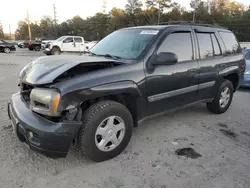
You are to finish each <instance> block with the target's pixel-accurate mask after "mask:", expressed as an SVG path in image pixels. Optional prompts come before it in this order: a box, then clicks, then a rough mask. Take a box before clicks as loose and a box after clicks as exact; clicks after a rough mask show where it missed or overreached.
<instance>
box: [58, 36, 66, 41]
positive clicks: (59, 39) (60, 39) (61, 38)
mask: <svg viewBox="0 0 250 188" xmlns="http://www.w3.org/2000/svg"><path fill="white" fill-rule="evenodd" d="M63 39H65V37H60V38H58V39H56V41H62V40H63Z"/></svg>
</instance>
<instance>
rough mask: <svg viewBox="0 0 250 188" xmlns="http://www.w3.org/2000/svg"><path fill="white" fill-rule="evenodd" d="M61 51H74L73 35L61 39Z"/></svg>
mask: <svg viewBox="0 0 250 188" xmlns="http://www.w3.org/2000/svg"><path fill="white" fill-rule="evenodd" d="M62 51H64V52H74V51H76V45H75V43H74V39H73V37H67V38H66V39H64V40H63V43H62Z"/></svg>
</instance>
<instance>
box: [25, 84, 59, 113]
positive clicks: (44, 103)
mask: <svg viewBox="0 0 250 188" xmlns="http://www.w3.org/2000/svg"><path fill="white" fill-rule="evenodd" d="M60 98H61V95H60V93H59V92H58V91H57V90H55V89H44V88H34V89H33V90H32V91H31V93H30V109H31V110H32V111H34V112H37V113H39V114H43V115H47V116H51V117H56V116H58V115H59V114H58V107H59V103H60Z"/></svg>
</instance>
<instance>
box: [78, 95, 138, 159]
mask: <svg viewBox="0 0 250 188" xmlns="http://www.w3.org/2000/svg"><path fill="white" fill-rule="evenodd" d="M132 127H133V119H132V115H131V114H130V112H129V110H128V109H127V108H126V107H125V106H124V105H122V104H120V103H117V102H114V101H108V100H107V101H100V102H97V103H96V104H93V105H92V106H90V107H89V108H88V110H87V111H86V112H85V113H84V114H83V126H82V127H81V129H80V131H79V141H80V147H81V149H82V151H83V152H84V153H85V155H86V156H87V157H89V158H90V159H91V160H93V161H96V162H101V161H105V160H108V159H111V158H113V157H115V156H117V155H119V154H120V153H121V152H122V151H123V150H124V149H125V148H126V146H127V145H128V143H129V141H130V138H131V136H132Z"/></svg>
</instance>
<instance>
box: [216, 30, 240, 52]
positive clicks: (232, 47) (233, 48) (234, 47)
mask: <svg viewBox="0 0 250 188" xmlns="http://www.w3.org/2000/svg"><path fill="white" fill-rule="evenodd" d="M219 34H220V36H221V38H222V40H223V42H224V44H225V46H226V53H227V54H237V53H240V52H241V49H240V45H239V43H238V42H237V40H236V37H235V36H234V34H233V33H231V32H219Z"/></svg>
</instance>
